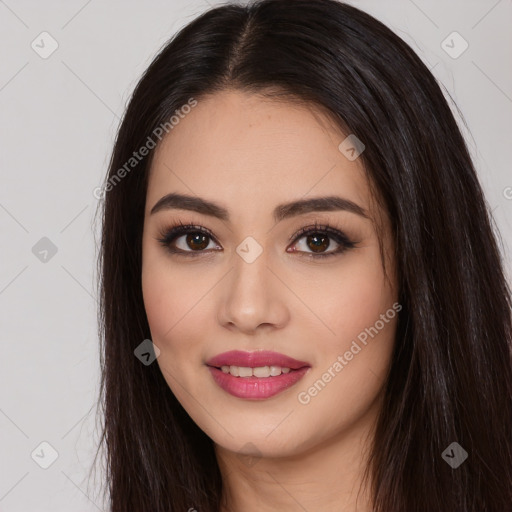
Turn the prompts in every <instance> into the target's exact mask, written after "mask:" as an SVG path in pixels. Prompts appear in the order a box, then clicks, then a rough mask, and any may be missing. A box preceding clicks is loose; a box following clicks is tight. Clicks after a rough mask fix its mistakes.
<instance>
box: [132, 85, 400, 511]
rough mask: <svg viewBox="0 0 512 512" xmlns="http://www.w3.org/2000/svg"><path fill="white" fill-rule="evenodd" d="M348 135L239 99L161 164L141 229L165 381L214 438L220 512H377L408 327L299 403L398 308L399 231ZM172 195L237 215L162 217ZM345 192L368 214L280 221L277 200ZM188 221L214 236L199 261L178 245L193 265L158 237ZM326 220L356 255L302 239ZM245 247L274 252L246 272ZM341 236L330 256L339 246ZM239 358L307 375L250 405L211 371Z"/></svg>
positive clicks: (183, 125)
mask: <svg viewBox="0 0 512 512" xmlns="http://www.w3.org/2000/svg"><path fill="white" fill-rule="evenodd" d="M345 137H346V135H344V134H343V133H341V131H340V130H339V128H338V127H337V126H335V125H334V124H333V122H332V121H331V120H330V119H329V117H328V116H326V115H325V114H324V113H322V111H321V110H319V109H317V108H315V107H313V106H311V105H309V106H308V105H300V104H296V103H291V102H284V101H280V102H278V101H275V100H268V99H263V98H262V97H261V96H257V95H254V94H248V93H245V92H240V91H236V90H235V91H234V90H229V91H223V92H220V93H215V94H214V95H211V96H208V97H206V98H203V99H201V100H200V101H199V102H198V105H197V106H196V107H195V108H193V109H192V111H191V112H190V113H189V114H187V115H186V116H185V117H184V119H182V120H181V121H180V122H179V124H178V125H177V126H175V127H174V129H173V130H172V131H171V132H170V133H169V134H168V135H167V136H166V137H165V138H164V139H163V141H162V143H161V144H160V145H159V146H158V148H157V149H156V153H155V155H154V156H155V158H154V160H153V163H152V168H151V171H150V176H149V182H148V190H147V197H146V212H145V221H144V233H143V265H142V267H143V268H142V286H143V295H144V303H145V308H146V312H147V316H148V321H149V325H150V328H151V334H152V340H153V342H154V343H155V345H156V346H157V347H158V348H159V349H160V351H161V352H160V355H159V357H158V359H157V362H158V364H159V366H160V369H161V371H162V374H163V375H164V377H165V379H166V381H167V382H168V384H169V386H170V388H171V390H172V391H173V393H174V394H175V395H176V397H177V399H178V400H179V401H180V403H181V404H182V405H183V407H184V408H185V410H186V411H187V412H188V414H189V415H190V416H191V418H192V419H193V420H194V421H195V422H196V423H197V425H199V427H200V428H201V429H202V430H203V431H204V432H205V433H206V434H207V435H208V436H209V437H210V438H211V439H212V440H213V441H214V445H215V450H216V454H217V459H218V462H219V467H220V469H221V472H222V476H223V482H224V490H223V505H222V509H221V510H222V512H227V511H233V512H234V511H240V510H243V511H244V512H253V511H258V512H266V511H275V510H287V511H295V510H297V511H304V510H308V511H313V510H322V511H326V512H330V511H336V512H340V511H355V510H357V511H359V512H365V511H370V510H371V508H370V504H369V498H368V492H367V490H366V488H364V487H361V489H360V486H361V481H362V480H361V477H362V471H363V469H364V463H365V461H366V456H367V449H368V446H369V443H370V442H371V439H372V427H373V426H374V424H375V420H376V418H377V415H378V412H379V408H380V403H381V397H382V390H383V384H384V381H385V378H386V375H387V372H388V369H389V365H390V359H391V353H392V350H393V345H394V341H395V332H396V320H397V316H395V318H394V319H388V322H386V323H385V326H384V328H382V329H381V330H380V331H379V332H378V334H377V335H375V336H374V337H373V338H368V342H367V345H365V346H362V349H361V351H360V352H358V353H357V354H356V355H355V356H354V357H353V358H352V360H350V361H346V362H347V365H346V366H344V368H343V369H342V371H339V372H333V371H332V370H331V374H332V373H334V374H335V377H333V378H331V380H330V382H328V383H327V384H326V385H325V387H323V389H321V391H320V392H318V393H317V394H316V396H313V397H310V401H309V402H308V403H307V404H304V403H300V402H299V399H298V395H299V393H300V392H303V393H304V392H305V391H307V390H308V388H310V387H311V386H313V384H314V383H315V382H316V381H318V379H321V378H322V375H323V374H324V373H325V372H326V371H328V369H329V368H332V366H333V364H334V363H335V362H336V361H337V360H338V359H337V358H338V356H340V355H341V356H343V354H345V353H346V352H347V350H349V349H350V346H351V343H352V342H353V341H354V340H356V339H357V336H358V335H359V334H360V333H361V332H363V331H364V330H365V328H368V327H370V326H374V324H375V322H376V321H377V320H379V318H381V317H380V315H382V314H385V313H386V311H387V310H389V309H390V308H392V305H393V304H394V303H396V302H397V280H396V273H395V267H394V261H393V258H392V256H391V255H392V254H393V250H394V248H393V245H392V237H391V229H390V225H389V221H388V218H387V216H386V212H384V211H381V210H380V209H378V208H379V207H378V206H377V203H376V202H375V201H373V200H372V196H371V194H370V189H369V186H368V182H367V179H366V177H365V173H364V171H363V167H362V163H361V159H356V160H354V161H350V160H349V159H347V158H346V156H345V155H344V154H342V153H341V152H340V150H339V149H338V145H339V144H340V143H341V142H342V141H343V140H344V139H345ZM170 192H177V193H182V194H189V195H193V196H199V197H201V198H205V199H207V200H210V201H214V202H215V203H218V204H220V205H222V206H223V207H224V208H226V209H227V210H228V211H229V213H230V220H229V221H223V220H219V219H216V218H213V217H210V216H208V215H205V214H200V213H197V212H192V211H185V210H178V209H167V210H161V211H159V212H157V213H154V214H150V211H151V209H152V207H153V206H154V205H155V204H156V203H157V201H158V200H159V199H160V198H161V197H162V196H164V195H166V194H168V193H170ZM333 194H334V195H338V196H341V197H343V198H346V199H349V200H351V201H353V202H355V203H357V204H358V205H359V206H361V207H362V208H364V210H365V211H367V212H368V216H369V218H365V217H363V216H360V215H357V214H355V213H353V212H349V211H342V210H339V211H321V212H310V213H304V214H301V215H298V216H295V217H292V218H288V219H285V220H282V221H280V222H278V223H276V222H275V221H274V219H273V218H272V210H273V209H274V207H275V206H276V205H278V204H281V203H284V202H289V201H293V200H297V199H304V198H312V197H323V196H328V195H333ZM178 219H179V220H181V221H182V222H183V223H191V224H194V225H198V226H202V227H205V228H207V229H209V230H210V231H211V232H212V233H213V235H214V237H215V239H214V240H212V239H211V238H210V239H207V242H206V243H208V247H207V249H203V251H204V252H203V253H201V254H197V249H196V251H195V252H194V249H195V248H196V247H197V245H192V246H191V245H190V244H187V243H186V235H180V236H179V237H178V238H177V239H176V240H175V241H174V245H175V246H177V247H179V248H181V249H182V250H184V251H188V254H190V253H191V252H194V254H195V256H187V255H173V254H171V253H169V252H168V251H167V250H166V248H165V247H163V246H162V244H161V243H160V242H158V238H161V236H162V232H165V230H166V228H167V227H169V226H170V225H171V223H173V222H174V221H177V220H178ZM315 221H317V222H319V223H320V224H325V223H329V224H331V225H332V226H333V227H335V228H338V229H340V230H342V231H343V232H344V233H345V234H346V235H347V236H348V237H349V239H350V240H352V241H354V242H356V246H355V247H353V248H350V249H347V250H346V251H345V252H343V253H341V254H336V255H333V256H330V257H326V258H324V259H318V260H314V259H312V258H311V257H310V255H311V254H315V252H314V249H312V248H311V247H313V244H311V243H310V244H308V243H307V235H306V236H302V237H301V238H300V239H296V240H293V239H292V241H290V237H291V236H292V235H294V234H295V233H296V232H297V231H298V230H299V229H300V228H303V227H307V226H311V225H314V223H315ZM377 222H381V226H382V230H383V231H382V236H383V242H384V249H385V257H386V259H387V261H386V270H387V274H388V278H389V279H386V278H385V274H384V269H383V266H382V261H381V257H380V252H379V242H378V236H377V230H376V223H377ZM248 236H251V237H253V238H254V239H255V240H256V241H257V242H258V243H259V244H260V246H261V248H262V250H263V252H262V253H261V255H260V256H259V257H258V258H257V259H256V260H255V261H254V262H252V263H250V264H249V263H247V262H246V261H245V260H244V259H242V258H241V257H240V256H239V255H238V253H237V252H236V248H237V246H238V245H239V244H240V243H241V242H242V241H243V240H244V239H245V238H246V237H248ZM330 240H331V241H330V245H329V246H328V247H325V246H324V249H323V251H324V252H331V251H333V250H335V249H336V248H337V247H338V244H337V243H336V242H335V241H334V239H332V238H330ZM196 244H197V242H196ZM219 248H220V249H219ZM290 248H295V249H296V251H302V252H290ZM287 249H288V251H287ZM208 251H209V252H208ZM359 345H361V344H359ZM236 349H238V350H245V351H255V350H259V349H265V350H273V351H276V352H280V353H283V354H286V355H289V356H291V357H294V358H296V359H299V360H301V361H307V362H308V363H309V364H310V366H311V368H310V370H309V371H308V373H307V374H306V375H305V376H304V377H303V378H302V380H301V381H299V382H298V383H297V384H295V385H294V386H293V387H291V388H289V389H287V390H285V391H283V392H281V393H280V394H278V395H276V396H274V397H271V398H269V399H266V400H244V399H241V398H237V397H234V396H232V395H230V394H228V393H226V392H225V391H223V390H222V389H221V388H220V387H218V386H217V385H216V384H215V382H214V380H213V378H212V376H211V374H210V372H209V370H208V368H207V366H206V365H205V363H206V361H207V360H208V359H209V358H211V357H213V356H214V355H216V354H219V353H221V352H225V351H228V350H236ZM302 396H304V394H303V395H302Z"/></svg>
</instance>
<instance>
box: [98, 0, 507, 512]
mask: <svg viewBox="0 0 512 512" xmlns="http://www.w3.org/2000/svg"><path fill="white" fill-rule="evenodd" d="M226 88H236V89H239V90H244V91H251V92H255V93H260V94H265V95H267V96H269V97H271V96H272V95H273V94H279V91H281V94H285V95H288V96H289V97H293V98H296V99H298V100H300V101H304V102H309V103H311V104H315V105H317V106H319V107H322V108H324V109H326V110H327V111H328V112H330V113H331V114H332V116H333V119H335V120H336V122H337V123H338V124H339V126H340V129H342V130H343V131H344V132H345V133H353V134H355V135H356V136H357V137H358V138H359V139H361V140H362V141H364V144H365V146H366V148H365V151H364V153H363V154H362V155H361V157H360V158H361V159H362V161H363V163H364V165H365V168H366V171H367V174H368V177H369V179H370V181H371V183H372V185H373V187H374V188H375V190H376V191H378V194H379V197H381V198H382V201H383V204H384V207H385V208H386V210H387V212H388V213H389V216H390V218H391V221H392V225H393V230H394V240H395V246H396V254H395V258H396V262H397V268H398V270H399V285H400V303H401V304H402V306H403V309H402V311H401V313H400V319H399V323H398V331H397V337H396V344H395V349H394V353H393V359H392V363H391V368H390V374H389V379H388V380H387V382H386V385H385V386H386V387H385V404H384V407H383V409H382V412H381V414H380V417H379V420H378V424H377V425H376V434H375V438H374V443H373V448H372V452H371V459H370V464H369V465H368V473H367V476H371V482H372V492H373V497H374V511H375V512H412V511H414V512H422V511H424V512H433V511H436V512H455V511H464V512H483V511H487V512H504V511H506V510H511V507H512V505H511V504H512V364H511V343H512V341H511V340H512V325H511V298H510V290H509V288H508V286H507V283H506V278H505V276H504V271H503V266H502V260H501V257H500V251H499V246H498V245H497V241H496V240H497V238H496V234H495V232H494V226H493V223H492V218H491V216H490V213H489V209H488V206H487V204H486V202H485V199H484V197H483V193H482V190H481V187H480V184H479V182H478V179H477V175H476V172H475V169H474V166H473V163H472V161H471V158H470V156H469V153H468V150H467V147H466V145H465V141H464V139H463V137H462V135H461V133H460V131H459V128H458V126H457V123H456V121H455V119H454V117H453V115H452V113H451V110H450V107H449V105H448V103H447V101H446V99H445V97H444V96H443V93H442V91H441V89H440V87H439V85H438V84H437V82H436V80H435V79H434V77H433V76H432V74H431V73H430V72H429V70H428V69H427V67H426V66H425V65H424V64H423V63H422V61H421V60H420V58H419V57H418V56H417V55H416V54H415V53H414V52H413V51H412V49H411V48H410V47H409V46H408V45H407V44H406V43H404V41H403V40H402V39H400V38H399V37H398V36H397V35H395V34H394V33H393V32H392V31H391V30H389V29H388V28H387V27H385V26H384V25H383V24H382V23H380V22H379V21H377V20H376V19H374V18H373V17H371V16H369V15H368V14H366V13H364V12H362V11H360V10H358V9H356V8H354V7H351V6H349V5H345V4H343V3H339V2H337V1H334V0H294V2H293V8H291V6H290V2H289V1H286V0H263V1H256V2H254V3H252V4H250V5H249V6H240V5H237V4H227V5H223V6H221V7H217V8H213V9H211V10H209V11H207V12H205V13H204V14H202V15H201V16H199V17H198V18H196V19H195V20H194V21H192V22H191V23H190V24H188V25H187V26H186V27H185V28H183V29H182V30H181V31H180V32H179V33H177V34H176V35H175V36H174V37H173V38H172V39H171V40H170V42H169V43H168V44H166V45H165V47H164V48H163V49H162V50H161V51H160V53H159V54H158V55H157V56H156V58H155V59H154V61H153V62H152V63H151V65H150V66H149V68H148V69H147V70H146V72H145V73H144V75H143V77H142V78H141V80H140V82H139V83H138V85H137V87H136V89H135V91H134V93H133V96H132V98H131V100H130V102H129V105H128V107H127V110H126V113H125V115H124V118H123V120H122V123H121V126H120V128H119V131H118V135H117V140H116V142H115V147H114V150H113V154H112V158H111V161H110V166H109V170H108V175H107V182H108V183H110V185H109V186H108V187H107V188H105V190H104V199H103V200H102V201H101V203H100V204H101V206H102V216H103V226H102V235H101V236H102V240H101V252H100V257H99V261H98V263H99V270H100V283H99V284H100V288H101V305H100V311H99V322H100V337H101V343H102V346H101V349H102V358H101V367H102V381H101V397H100V406H101V407H100V410H101V411H102V414H103V416H104V420H103V421H104V424H103V427H104V428H103V432H102V438H101V444H100V448H101V446H104V447H105V449H106V476H107V490H108V493H109V500H110V506H111V510H112V512H127V511H133V512H136V511H148V512H171V511H179V512H185V511H187V510H189V509H190V508H195V509H197V510H198V511H199V512H217V511H218V509H219V502H220V496H221V488H222V481H221V475H220V471H219V467H218V465H217V461H216V458H215V454H214V450H213V442H212V440H211V439H210V438H208V437H207V436H206V434H205V433H204V432H203V431H201V430H200V429H199V428H198V427H197V425H196V424H195V423H194V422H193V421H192V420H191V418H190V417H189V416H188V414H187V413H186V411H185V410H184V409H183V408H182V406H181V405H180V403H179V402H178V401H177V399H176V398H175V397H174V395H173V393H172V392H171V390H170V389H169V386H168V385H167V383H166V381H165V379H164V378H163V376H162V374H161V372H160V369H159V367H158V365H157V364H152V365H149V366H145V365H143V364H141V362H140V361H139V360H138V359H137V358H136V357H135V356H134V349H135V348H136V347H137V346H138V345H139V344H140V343H141V342H142V341H143V340H145V339H149V338H150V330H149V326H148V322H147V318H146V314H145V309H144V303H143V297H142V290H141V256H142V254H141V250H142V249H141V247H142V245H141V240H142V230H143V220H144V206H145V196H146V188H147V176H148V170H149V168H150V165H151V159H152V155H153V154H154V152H152V151H150V152H149V154H148V155H147V156H145V157H144V158H141V159H140V161H139V160H138V161H137V163H136V164H135V163H134V162H131V163H130V166H127V162H129V161H130V158H132V157H133V152H134V151H136V150H137V149H138V148H141V147H142V146H144V145H147V143H148V140H149V139H148V137H151V138H152V139H153V140H155V130H156V129H157V128H158V127H159V126H161V125H162V124H164V123H166V122H167V123H168V122H169V119H170V118H171V116H173V115H174V114H175V112H176V111H177V110H178V111H179V109H180V108H181V107H182V106H183V105H186V104H187V103H188V102H189V100H190V99H191V98H195V100H196V101H201V98H202V97H204V96H205V95H207V94H212V93H214V92H215V91H220V90H223V89H226ZM178 129H179V128H178ZM132 164H133V165H132ZM123 167H124V169H125V172H124V173H122V172H120V169H122V168H123ZM121 175H122V176H121ZM114 178H116V179H114ZM452 442H457V443H458V444H459V445H460V446H462V447H463V448H464V450H465V451H466V452H467V453H468V459H467V460H466V461H465V462H464V463H462V464H461V465H460V466H459V467H457V468H452V467H450V465H449V464H447V462H446V461H445V460H443V457H442V453H443V452H444V450H445V449H446V448H447V447H448V446H449V445H450V444H451V443H452Z"/></svg>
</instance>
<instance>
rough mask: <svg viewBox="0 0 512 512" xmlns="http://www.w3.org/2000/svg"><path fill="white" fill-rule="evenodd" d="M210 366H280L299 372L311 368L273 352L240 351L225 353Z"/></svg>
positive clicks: (211, 362)
mask: <svg viewBox="0 0 512 512" xmlns="http://www.w3.org/2000/svg"><path fill="white" fill-rule="evenodd" d="M206 364H207V365H208V366H215V367H217V368H220V367H221V366H243V367H246V368H259V367H261V366H280V367H281V368H290V369H292V370H298V369H299V368H302V367H304V366H310V365H309V364H308V363H306V362H304V361H298V360H297V359H294V358H293V357H289V356H285V355H284V354H279V353H278V352H272V351H269V350H260V351H257V352H243V351H240V350H231V351H229V352H223V353H222V354H218V355H216V356H214V357H212V358H211V359H209V360H208V361H207V362H206Z"/></svg>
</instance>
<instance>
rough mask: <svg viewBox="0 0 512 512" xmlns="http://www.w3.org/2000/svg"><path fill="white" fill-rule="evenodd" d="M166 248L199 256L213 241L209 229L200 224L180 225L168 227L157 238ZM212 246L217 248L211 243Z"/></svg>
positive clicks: (173, 251) (171, 251)
mask: <svg viewBox="0 0 512 512" xmlns="http://www.w3.org/2000/svg"><path fill="white" fill-rule="evenodd" d="M157 240H158V241H159V242H160V243H161V244H162V245H163V246H164V247H165V249H166V250H168V251H169V252H170V253H173V254H183V255H186V256H195V255H196V254H197V255H198V256H199V255H200V254H201V253H203V252H210V250H208V251H205V249H206V248H207V247H208V246H209V245H210V244H211V243H213V240H214V239H213V236H212V235H211V233H210V232H209V231H207V230H206V229H205V228H202V227H200V226H194V225H191V224H189V225H182V224H180V225H179V226H174V227H172V228H169V229H168V230H166V231H165V232H163V233H162V236H161V237H160V238H158V239H157ZM213 248H219V247H218V246H216V244H214V243H213ZM194 253H196V254H194Z"/></svg>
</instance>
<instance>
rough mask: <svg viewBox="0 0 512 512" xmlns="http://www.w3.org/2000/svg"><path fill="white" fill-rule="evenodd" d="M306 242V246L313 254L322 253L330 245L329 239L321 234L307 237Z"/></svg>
mask: <svg viewBox="0 0 512 512" xmlns="http://www.w3.org/2000/svg"><path fill="white" fill-rule="evenodd" d="M306 240H307V241H306V244H307V246H308V247H309V248H310V249H311V250H312V251H313V252H323V251H325V250H326V249H328V248H329V245H330V241H329V237H328V236H325V235H322V234H315V235H309V236H308V237H307V238H306Z"/></svg>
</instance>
